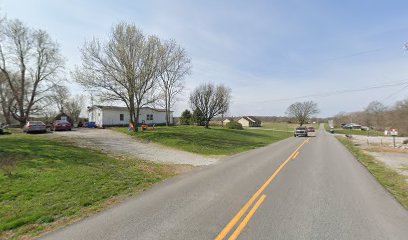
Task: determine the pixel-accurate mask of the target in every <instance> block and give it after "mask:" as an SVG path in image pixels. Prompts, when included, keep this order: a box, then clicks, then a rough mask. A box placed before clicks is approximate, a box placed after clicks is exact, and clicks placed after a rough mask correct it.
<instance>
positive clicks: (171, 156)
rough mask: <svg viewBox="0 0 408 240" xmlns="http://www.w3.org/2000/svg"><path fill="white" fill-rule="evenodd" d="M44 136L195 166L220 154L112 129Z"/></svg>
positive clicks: (62, 132) (208, 163) (147, 158)
mask: <svg viewBox="0 0 408 240" xmlns="http://www.w3.org/2000/svg"><path fill="white" fill-rule="evenodd" d="M43 136H44V137H47V138H51V139H58V140H62V141H68V142H71V143H73V144H75V145H77V146H80V147H87V148H92V149H96V150H100V151H102V152H105V153H107V154H111V155H113V156H117V157H121V156H122V157H123V156H124V157H130V158H135V159H143V160H148V161H153V162H158V163H169V164H179V165H185V168H188V167H187V165H192V166H203V165H211V164H214V163H216V162H217V161H218V160H219V159H220V157H218V158H216V157H205V156H201V155H198V154H194V153H188V152H184V151H180V150H176V149H172V148H168V147H165V146H162V145H160V144H157V143H152V142H142V141H139V140H137V139H135V138H132V137H131V136H127V135H125V134H122V133H118V132H115V131H112V130H109V129H73V131H61V132H54V133H52V134H45V135H43Z"/></svg>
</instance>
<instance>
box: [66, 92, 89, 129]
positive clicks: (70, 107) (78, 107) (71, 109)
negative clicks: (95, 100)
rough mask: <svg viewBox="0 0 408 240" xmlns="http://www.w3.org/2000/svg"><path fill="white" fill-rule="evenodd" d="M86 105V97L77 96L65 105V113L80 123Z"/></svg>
mask: <svg viewBox="0 0 408 240" xmlns="http://www.w3.org/2000/svg"><path fill="white" fill-rule="evenodd" d="M84 105H85V97H84V96H83V95H77V96H75V97H72V98H70V99H68V100H67V101H66V102H65V104H64V106H65V107H64V110H65V112H66V113H67V114H68V115H69V116H71V118H72V119H73V120H74V121H75V122H78V121H79V116H80V115H81V112H82V110H83V109H84Z"/></svg>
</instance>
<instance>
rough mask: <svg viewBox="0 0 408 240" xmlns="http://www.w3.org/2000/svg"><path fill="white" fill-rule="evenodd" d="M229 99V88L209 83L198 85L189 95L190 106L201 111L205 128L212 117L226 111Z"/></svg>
mask: <svg viewBox="0 0 408 240" xmlns="http://www.w3.org/2000/svg"><path fill="white" fill-rule="evenodd" d="M230 101H231V89H230V88H227V87H225V86H224V85H218V86H214V85H213V84H211V83H205V84H203V85H200V86H198V87H197V88H196V89H194V91H193V92H192V93H191V95H190V105H191V108H192V109H194V110H198V111H200V112H201V113H202V115H203V119H204V122H205V127H206V128H208V126H209V123H210V121H211V119H212V118H213V117H215V116H217V115H220V114H223V113H226V112H227V111H228V109H229V105H230Z"/></svg>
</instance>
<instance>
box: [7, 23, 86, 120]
mask: <svg viewBox="0 0 408 240" xmlns="http://www.w3.org/2000/svg"><path fill="white" fill-rule="evenodd" d="M64 69H65V60H64V58H63V56H62V55H61V53H60V47H59V45H58V43H57V42H55V41H53V40H52V39H51V37H50V36H49V35H48V33H47V32H45V31H44V30H40V29H33V28H30V27H28V26H27V25H25V24H24V23H22V22H21V21H20V20H18V19H11V20H9V19H7V18H5V17H3V18H1V19H0V111H1V113H2V115H3V117H4V120H5V122H6V123H7V124H10V123H12V122H13V120H16V121H18V122H19V124H20V126H23V125H24V124H25V123H26V122H27V121H28V120H29V118H30V117H32V116H47V115H53V114H55V115H56V114H57V113H56V111H55V109H60V110H61V111H62V109H64V108H65V111H66V112H67V113H68V114H70V115H72V116H73V117H74V118H75V119H78V118H79V114H80V112H81V110H82V107H83V106H82V105H83V97H82V96H75V97H71V96H70V94H69V90H68V88H67V87H66V86H65V85H64V83H65V79H64Z"/></svg>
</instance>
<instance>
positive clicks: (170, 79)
mask: <svg viewBox="0 0 408 240" xmlns="http://www.w3.org/2000/svg"><path fill="white" fill-rule="evenodd" d="M0 29H1V30H0V100H1V104H0V108H1V111H2V113H3V115H4V118H5V121H6V122H7V123H10V122H11V121H12V119H15V120H17V121H18V122H19V123H20V125H21V126H23V125H24V124H25V123H26V122H27V121H28V120H29V118H30V117H32V116H40V115H41V116H46V115H53V114H55V112H54V110H53V109H57V110H58V111H59V112H62V111H65V112H66V113H68V114H69V115H71V117H73V118H74V119H75V120H78V118H79V114H80V112H81V110H82V108H83V105H84V104H85V99H84V96H82V95H77V96H71V94H70V93H69V90H68V88H67V87H66V86H65V85H64V83H66V80H65V74H66V72H65V71H64V70H65V59H64V57H63V56H62V55H61V51H60V47H59V45H58V43H57V42H56V41H54V40H52V39H51V37H50V36H49V35H48V33H47V32H45V31H43V30H37V29H32V28H29V27H28V26H26V25H25V24H24V23H22V22H21V21H19V20H17V19H13V20H8V19H6V18H1V19H0ZM80 52H81V64H80V65H77V66H75V69H74V70H73V71H72V72H71V77H72V78H73V79H74V80H75V81H76V82H77V83H79V84H80V85H81V86H82V87H84V89H85V90H86V91H90V92H92V93H93V94H94V95H95V96H96V97H97V98H98V100H99V101H100V102H109V103H115V102H118V103H122V104H124V105H125V106H126V107H127V109H128V112H129V114H130V123H131V124H132V125H133V126H134V127H135V130H136V131H137V129H138V124H139V113H140V109H141V108H142V107H145V106H150V107H154V106H160V107H162V108H164V109H165V112H166V124H167V125H169V124H170V123H171V109H172V107H173V106H174V104H175V102H176V101H177V100H178V96H179V95H180V94H181V93H182V91H183V90H184V86H185V82H184V79H185V77H186V76H187V75H189V74H190V72H191V58H190V57H189V56H188V55H187V53H186V51H185V49H184V48H183V47H181V46H180V45H179V44H177V42H176V41H175V40H173V39H170V40H162V39H160V38H159V37H157V36H155V35H145V34H144V33H143V32H142V30H141V29H139V28H138V27H137V26H136V25H134V24H131V23H126V22H121V23H119V24H116V25H114V26H113V27H112V29H111V31H110V34H109V37H108V38H107V39H106V40H105V39H98V38H95V37H94V38H93V39H92V40H89V41H85V43H84V44H83V46H82V47H81V48H80ZM230 91H231V90H230V89H229V88H227V87H225V86H223V85H218V86H215V85H213V84H211V83H205V84H202V85H200V86H198V87H197V88H196V89H195V90H194V91H193V92H192V93H191V95H190V98H189V100H190V106H191V107H192V109H193V110H196V111H199V112H200V114H201V115H202V118H203V122H204V125H205V126H206V127H208V122H209V121H210V120H211V118H213V117H214V116H216V115H218V114H222V113H224V112H226V111H227V110H228V107H229V101H230Z"/></svg>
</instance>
